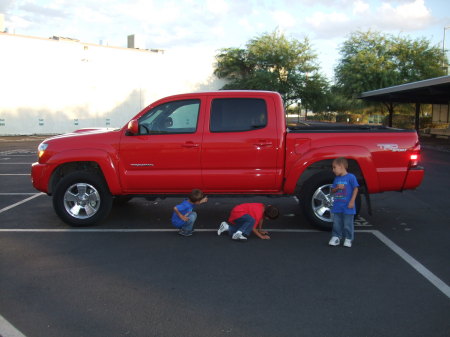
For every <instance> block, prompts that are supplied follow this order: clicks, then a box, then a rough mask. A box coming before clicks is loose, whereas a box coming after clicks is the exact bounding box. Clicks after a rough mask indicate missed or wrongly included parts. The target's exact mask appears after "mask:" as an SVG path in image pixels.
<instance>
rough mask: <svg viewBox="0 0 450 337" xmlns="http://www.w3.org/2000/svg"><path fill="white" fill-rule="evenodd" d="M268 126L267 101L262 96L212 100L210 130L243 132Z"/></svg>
mask: <svg viewBox="0 0 450 337" xmlns="http://www.w3.org/2000/svg"><path fill="white" fill-rule="evenodd" d="M266 126H267V107H266V102H265V100H263V99H260V98H216V99H214V100H213V101H212V105H211V117H210V126H209V127H210V132H243V131H252V130H258V129H262V128H265V127H266Z"/></svg>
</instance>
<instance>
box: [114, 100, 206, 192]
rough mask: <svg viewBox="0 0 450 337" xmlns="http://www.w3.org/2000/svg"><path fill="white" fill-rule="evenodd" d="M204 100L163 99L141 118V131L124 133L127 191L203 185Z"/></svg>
mask: <svg viewBox="0 0 450 337" xmlns="http://www.w3.org/2000/svg"><path fill="white" fill-rule="evenodd" d="M201 109H202V105H201V100H200V99H184V100H175V101H169V102H166V103H162V104H160V105H158V106H156V107H154V108H152V109H151V110H149V111H148V112H147V113H145V114H144V115H142V116H141V117H140V118H139V134H138V135H132V136H131V135H129V136H124V137H122V142H121V145H120V155H119V156H120V157H119V158H120V159H121V165H123V167H122V169H121V170H120V171H121V172H122V177H121V181H122V185H123V188H124V190H125V191H126V193H157V192H164V193H167V192H169V193H170V192H173V193H176V192H185V191H189V190H190V189H192V188H194V187H195V188H200V187H201V167H200V164H201V162H200V155H201V140H202V125H203V123H202V120H201V116H202V113H201Z"/></svg>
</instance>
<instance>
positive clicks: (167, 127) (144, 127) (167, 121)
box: [139, 99, 200, 135]
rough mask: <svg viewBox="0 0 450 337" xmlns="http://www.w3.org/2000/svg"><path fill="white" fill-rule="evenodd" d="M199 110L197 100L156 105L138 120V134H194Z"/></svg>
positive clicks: (198, 101)
mask: <svg viewBox="0 0 450 337" xmlns="http://www.w3.org/2000/svg"><path fill="white" fill-rule="evenodd" d="M199 110H200V100H197V99H195V100H184V101H174V102H168V103H164V104H161V105H158V106H157V107H154V108H153V109H151V110H150V111H149V112H147V113H146V114H145V115H143V116H142V117H141V118H139V134H141V135H145V134H162V133H194V132H195V131H196V130H197V121H198V113H199Z"/></svg>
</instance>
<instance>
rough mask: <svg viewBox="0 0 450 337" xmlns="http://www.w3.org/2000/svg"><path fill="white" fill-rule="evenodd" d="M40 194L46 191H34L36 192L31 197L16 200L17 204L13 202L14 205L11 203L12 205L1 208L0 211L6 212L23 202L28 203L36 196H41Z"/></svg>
mask: <svg viewBox="0 0 450 337" xmlns="http://www.w3.org/2000/svg"><path fill="white" fill-rule="evenodd" d="M40 195H45V193H34V194H33V195H32V196H31V197H29V198H26V199H24V200H22V201H19V202H16V203H15V204H12V205H10V206H7V207H5V208H2V209H0V213H3V212H6V211H7V210H10V209H11V208H14V207H16V206H19V205H21V204H23V203H26V202H27V201H30V200H32V199H34V198H36V197H38V196H40Z"/></svg>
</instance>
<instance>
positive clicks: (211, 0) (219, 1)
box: [206, 0, 228, 15]
mask: <svg viewBox="0 0 450 337" xmlns="http://www.w3.org/2000/svg"><path fill="white" fill-rule="evenodd" d="M206 8H207V9H208V11H209V12H211V13H213V14H215V15H224V14H226V13H227V12H228V4H227V2H226V1H225V0H207V1H206Z"/></svg>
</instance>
